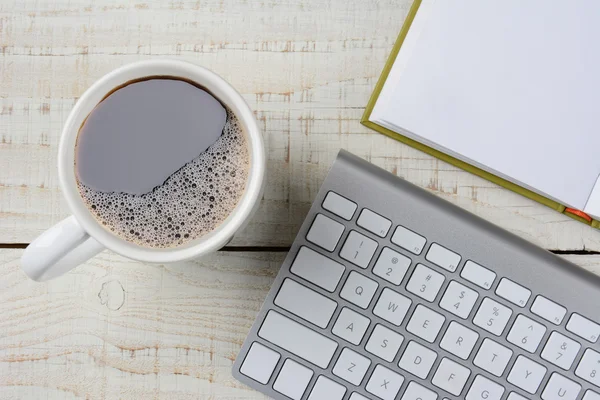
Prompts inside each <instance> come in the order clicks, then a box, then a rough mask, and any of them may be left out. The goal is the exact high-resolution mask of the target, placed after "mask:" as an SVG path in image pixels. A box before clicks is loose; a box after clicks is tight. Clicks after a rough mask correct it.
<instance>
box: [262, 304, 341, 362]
mask: <svg viewBox="0 0 600 400" xmlns="http://www.w3.org/2000/svg"><path fill="white" fill-rule="evenodd" d="M258 336H260V337H261V338H263V339H265V340H266V341H269V342H271V343H273V344H274V345H276V346H279V347H281V348H282V349H284V350H287V351H289V352H290V353H293V354H295V355H297V356H298V357H300V358H302V359H304V360H306V361H308V362H310V363H313V364H315V365H316V366H317V367H321V368H327V366H328V365H329V361H331V358H332V357H333V353H335V350H336V349H337V347H338V345H337V343H336V342H335V341H333V340H331V339H329V338H327V337H325V336H323V335H321V334H320V333H317V332H315V331H313V330H312V329H309V328H307V327H305V326H304V325H301V324H299V323H297V322H296V321H293V320H291V319H289V318H288V317H284V316H283V315H281V314H279V313H277V312H275V311H269V313H268V314H267V317H266V318H265V320H264V322H263V324H262V326H261V327H260V330H259V331H258Z"/></svg>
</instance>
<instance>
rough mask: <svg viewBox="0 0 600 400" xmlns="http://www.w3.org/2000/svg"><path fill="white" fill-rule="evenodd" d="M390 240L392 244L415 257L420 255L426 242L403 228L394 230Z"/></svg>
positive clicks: (421, 237)
mask: <svg viewBox="0 0 600 400" xmlns="http://www.w3.org/2000/svg"><path fill="white" fill-rule="evenodd" d="M391 240H392V243H394V244H397V245H398V246H400V247H402V248H403V249H405V250H408V251H410V252H411V253H413V254H417V255H418V254H421V252H422V251H423V247H425V243H426V242H427V240H426V239H425V238H424V237H423V236H421V235H418V234H416V233H414V232H413V231H411V230H409V229H406V228H405V227H403V226H399V227H397V228H396V230H395V231H394V235H392V239H391Z"/></svg>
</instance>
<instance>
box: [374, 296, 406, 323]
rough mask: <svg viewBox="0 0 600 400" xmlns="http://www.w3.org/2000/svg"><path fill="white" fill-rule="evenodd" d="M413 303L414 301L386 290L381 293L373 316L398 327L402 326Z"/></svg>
mask: <svg viewBox="0 0 600 400" xmlns="http://www.w3.org/2000/svg"><path fill="white" fill-rule="evenodd" d="M411 303H412V301H411V300H410V299H409V298H408V297H405V296H402V295H401V294H400V293H397V292H395V291H393V290H391V289H389V288H385V289H383V291H382V292H381V296H380V297H379V300H378V301H377V304H376V305H375V308H374V309H373V314H375V315H377V316H378V317H380V318H383V319H384V320H386V321H388V322H390V323H392V324H394V325H396V326H400V324H402V321H403V320H404V317H405V316H406V313H407V312H408V309H409V308H410V305H411Z"/></svg>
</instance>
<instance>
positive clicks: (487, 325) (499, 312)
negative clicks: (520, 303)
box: [473, 297, 512, 336]
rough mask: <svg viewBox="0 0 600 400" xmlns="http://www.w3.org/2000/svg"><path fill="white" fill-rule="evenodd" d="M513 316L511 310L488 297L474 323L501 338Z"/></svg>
mask: <svg viewBox="0 0 600 400" xmlns="http://www.w3.org/2000/svg"><path fill="white" fill-rule="evenodd" d="M511 315H512V310H511V309H510V308H508V307H505V306H503V305H502V304H500V303H498V302H496V301H494V300H492V299H490V298H487V297H486V298H485V299H483V301H482V302H481V305H480V306H479V310H477V314H475V318H474V319H473V323H474V324H475V325H477V326H478V327H480V328H483V329H485V330H486V331H488V332H490V333H492V334H494V335H496V336H500V335H501V334H502V332H503V331H504V328H505V327H506V324H507V323H508V320H509V319H510V316H511Z"/></svg>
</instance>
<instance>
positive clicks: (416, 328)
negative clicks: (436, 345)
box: [406, 304, 446, 343]
mask: <svg viewBox="0 0 600 400" xmlns="http://www.w3.org/2000/svg"><path fill="white" fill-rule="evenodd" d="M445 320H446V318H445V317H444V316H443V315H442V314H438V313H436V312H435V311H432V310H430V309H429V308H427V307H425V306H422V305H420V304H419V305H418V306H417V308H415V312H414V313H413V315H412V317H411V319H410V321H409V322H408V325H407V326H406V330H407V331H409V332H410V333H413V334H415V335H417V336H418V337H420V338H421V339H423V340H426V341H428V342H429V343H433V342H435V338H436V337H437V335H438V333H440V329H442V325H444V321H445Z"/></svg>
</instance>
